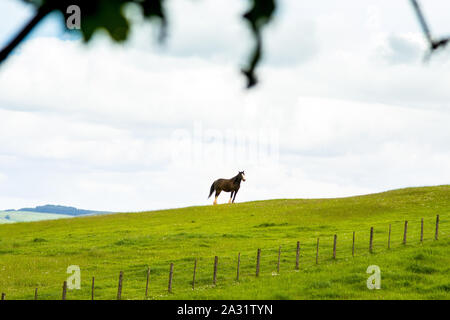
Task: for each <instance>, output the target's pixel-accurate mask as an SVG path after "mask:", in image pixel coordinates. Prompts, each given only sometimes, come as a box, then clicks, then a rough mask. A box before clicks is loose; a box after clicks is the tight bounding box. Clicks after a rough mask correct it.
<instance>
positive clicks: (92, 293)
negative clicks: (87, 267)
mask: <svg viewBox="0 0 450 320" xmlns="http://www.w3.org/2000/svg"><path fill="white" fill-rule="evenodd" d="M94 288H95V277H92V287H91V300H94Z"/></svg>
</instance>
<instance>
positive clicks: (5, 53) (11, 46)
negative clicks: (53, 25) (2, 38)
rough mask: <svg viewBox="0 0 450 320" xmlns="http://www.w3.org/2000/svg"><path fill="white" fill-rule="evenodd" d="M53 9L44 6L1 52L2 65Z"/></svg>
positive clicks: (0, 60) (0, 61)
mask: <svg viewBox="0 0 450 320" xmlns="http://www.w3.org/2000/svg"><path fill="white" fill-rule="evenodd" d="M51 11H53V9H52V8H51V7H48V6H42V7H40V8H39V10H38V11H37V13H36V15H35V16H34V17H33V18H32V19H31V20H30V21H29V22H28V24H27V25H26V26H25V27H24V28H23V29H22V30H21V31H20V32H19V34H18V35H17V36H16V37H15V38H14V39H12V40H11V42H10V43H9V44H8V45H7V46H6V47H4V48H3V49H2V50H1V51H0V65H1V64H2V62H3V61H5V60H6V58H7V57H8V56H9V54H10V53H11V52H12V51H13V50H14V49H15V48H16V47H17V46H18V45H19V44H20V43H21V42H22V40H23V39H24V38H25V37H26V36H27V35H28V34H29V33H30V32H31V30H33V28H34V27H35V26H36V25H37V24H38V23H39V22H40V21H41V20H42V19H43V18H45V16H47V15H48V14H49V13H50V12H51Z"/></svg>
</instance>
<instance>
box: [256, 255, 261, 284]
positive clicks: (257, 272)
mask: <svg viewBox="0 0 450 320" xmlns="http://www.w3.org/2000/svg"><path fill="white" fill-rule="evenodd" d="M260 263H261V249H258V252H257V254H256V276H257V277H259V264H260Z"/></svg>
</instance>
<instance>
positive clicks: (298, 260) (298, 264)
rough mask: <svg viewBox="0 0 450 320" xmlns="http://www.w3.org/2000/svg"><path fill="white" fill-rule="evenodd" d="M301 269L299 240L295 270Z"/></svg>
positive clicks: (298, 242)
mask: <svg viewBox="0 0 450 320" xmlns="http://www.w3.org/2000/svg"><path fill="white" fill-rule="evenodd" d="M298 269H300V241H297V251H296V256H295V270H298Z"/></svg>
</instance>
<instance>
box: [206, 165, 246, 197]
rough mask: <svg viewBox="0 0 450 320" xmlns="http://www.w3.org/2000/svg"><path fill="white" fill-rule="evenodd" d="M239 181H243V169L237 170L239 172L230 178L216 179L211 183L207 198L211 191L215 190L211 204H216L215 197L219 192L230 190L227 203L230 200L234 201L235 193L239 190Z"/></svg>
mask: <svg viewBox="0 0 450 320" xmlns="http://www.w3.org/2000/svg"><path fill="white" fill-rule="evenodd" d="M241 181H245V174H244V171H239V173H238V174H237V175H236V176H235V177H233V178H231V179H217V180H216V181H214V182H213V184H212V185H211V189H210V193H209V196H208V199H209V197H211V195H212V194H213V192H214V191H216V198H215V199H214V202H213V204H217V198H218V197H219V194H220V193H221V192H222V191H225V192H231V196H230V200H228V203H231V202H233V203H234V199H236V194H237V192H238V191H239V188H240V187H241ZM233 195H234V197H233ZM232 199H233V200H232Z"/></svg>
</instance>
